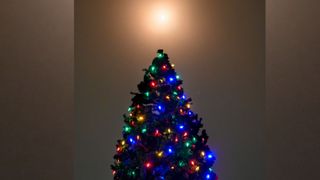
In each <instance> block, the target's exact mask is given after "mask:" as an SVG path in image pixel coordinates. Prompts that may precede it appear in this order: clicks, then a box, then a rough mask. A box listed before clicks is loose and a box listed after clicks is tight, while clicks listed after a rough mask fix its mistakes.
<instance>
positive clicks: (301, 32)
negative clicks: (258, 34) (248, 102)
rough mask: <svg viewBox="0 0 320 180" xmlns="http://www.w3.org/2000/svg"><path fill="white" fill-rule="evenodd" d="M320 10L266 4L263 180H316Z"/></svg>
mask: <svg viewBox="0 0 320 180" xmlns="http://www.w3.org/2000/svg"><path fill="white" fill-rule="evenodd" d="M319 7H320V2H319V1H317V0H306V1H298V0H297V1H292V0H282V1H278V0H268V1H267V23H266V27H267V28H266V29H267V38H266V39H267V48H266V53H267V54H266V55H267V56H266V83H267V84H266V92H267V96H266V102H267V103H266V107H267V109H266V115H267V116H266V119H267V121H266V128H267V137H268V138H267V141H266V145H267V149H266V152H267V154H266V155H267V158H266V159H267V172H268V173H267V174H268V176H267V177H268V178H267V179H272V180H287V179H290V180H300V179H310V180H315V179H320V174H319V170H318V169H319V162H320V143H319V142H320V141H319V140H320V129H319V128H320V55H319V54H320V53H319V52H320V35H319V32H320V21H319V17H320V13H319V12H320V11H319Z"/></svg>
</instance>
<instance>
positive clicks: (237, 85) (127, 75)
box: [75, 0, 265, 180]
mask: <svg viewBox="0 0 320 180" xmlns="http://www.w3.org/2000/svg"><path fill="white" fill-rule="evenodd" d="M148 2H149V3H148ZM150 2H152V1H102V0H91V1H84V0H78V1H76V5H75V12H76V13H75V18H76V21H75V33H76V34H75V56H76V58H75V85H76V86H75V105H76V130H77V135H76V136H77V140H76V159H75V177H76V179H77V180H88V179H94V180H102V179H112V175H111V170H110V164H112V163H113V155H114V154H115V144H116V140H117V139H120V138H121V134H122V127H123V125H124V122H123V119H122V114H123V113H126V111H127V108H128V106H129V105H130V103H131V97H132V96H131V95H130V94H129V92H130V91H136V90H137V88H136V85H137V84H138V83H139V82H140V81H141V80H142V78H143V72H142V71H141V70H142V69H143V68H146V67H148V66H149V65H150V64H151V61H152V59H153V58H154V57H155V55H156V50H157V49H158V48H163V49H164V50H165V51H166V52H167V53H168V55H169V57H170V58H171V60H172V62H173V63H174V64H175V65H176V70H177V72H178V73H180V75H181V77H182V78H183V79H184V89H185V92H186V93H187V95H188V96H190V97H191V98H192V99H193V103H194V104H193V106H192V109H193V110H194V111H195V112H197V113H199V115H200V117H203V119H204V120H203V123H204V127H205V128H206V129H207V132H208V134H209V136H210V138H209V145H210V146H211V147H212V148H213V150H214V151H216V154H217V156H218V160H217V164H216V166H215V168H216V170H217V173H218V175H219V177H220V179H224V180H235V179H236V180H248V179H250V180H263V179H264V178H265V174H264V165H265V154H264V147H263V146H264V142H265V140H264V137H263V133H264V109H265V106H264V105H265V101H264V100H265V71H264V70H265V58H264V57H265V53H264V52H265V21H264V20H265V11H264V10H265V3H264V1H257V0H245V1H225V0H215V1H201V2H198V1H197V2H195V1H194V2H191V1H189V2H181V1H178V2H180V3H177V4H178V5H179V7H180V8H181V9H183V11H182V12H181V13H182V14H183V16H184V17H185V18H184V19H183V20H181V21H182V22H180V23H181V24H183V26H181V27H180V28H179V30H178V32H179V33H177V34H175V35H174V36H172V35H171V34H170V33H168V35H166V36H163V35H162V34H158V35H154V34H151V35H150V34H149V32H148V31H146V32H144V29H143V26H142V25H143V24H144V23H143V22H140V21H142V19H143V17H138V18H135V17H136V13H135V12H136V11H135V10H136V9H139V8H141V9H144V11H148V10H149V8H144V7H145V6H147V5H148V4H150ZM179 13H180V12H179ZM188 23H189V24H188ZM140 25H141V26H140ZM188 25H190V26H189V27H190V28H185V27H186V26H188ZM140 31H143V32H144V33H143V35H142V36H139V35H140ZM188 33H190V37H183V38H181V36H183V35H184V34H188ZM191 35H192V36H191ZM154 36H155V37H154Z"/></svg>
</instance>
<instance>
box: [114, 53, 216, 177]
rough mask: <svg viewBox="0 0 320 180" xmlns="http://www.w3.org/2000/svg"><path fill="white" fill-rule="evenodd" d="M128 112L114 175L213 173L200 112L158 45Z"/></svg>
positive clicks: (188, 175) (189, 175)
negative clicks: (194, 110) (192, 106)
mask: <svg viewBox="0 0 320 180" xmlns="http://www.w3.org/2000/svg"><path fill="white" fill-rule="evenodd" d="M144 71H145V75H144V80H143V81H142V82H140V83H139V84H138V90H139V93H133V92H132V93H131V94H133V95H134V96H133V98H132V104H131V106H130V107H129V109H128V115H124V122H125V126H124V127H123V139H121V140H118V143H117V145H116V151H117V153H116V155H115V156H114V159H115V163H114V165H111V169H112V171H113V175H114V179H121V180H127V179H128V180H131V179H132V180H160V179H166V180H167V179H168V180H170V179H175V180H183V179H194V180H198V179H213V180H216V179H217V176H216V174H215V172H214V171H213V169H212V165H213V164H214V162H215V156H214V154H213V153H212V152H211V151H210V149H209V147H208V145H207V140H208V135H207V133H206V131H205V130H202V131H201V134H199V131H200V129H201V128H202V127H203V125H202V123H201V121H202V119H201V118H198V115H197V114H196V113H194V112H192V111H191V109H190V108H191V98H188V97H187V96H186V95H185V94H184V91H183V88H182V80H181V78H180V76H179V75H178V74H176V72H175V70H174V65H173V64H171V63H170V62H169V58H168V56H167V54H165V53H163V50H161V49H160V50H158V52H157V57H155V58H154V60H153V62H152V64H151V66H150V67H149V68H148V69H144Z"/></svg>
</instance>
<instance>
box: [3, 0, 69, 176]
mask: <svg viewBox="0 0 320 180" xmlns="http://www.w3.org/2000/svg"><path fill="white" fill-rule="evenodd" d="M73 35H74V33H73V1H72V0H54V1H52V0H28V1H18V0H8V1H6V0H5V1H1V2H0V83H1V84H0V94H1V97H0V129H1V130H0V179H1V180H70V179H73V172H72V167H73V159H74V158H73V155H74V152H73V151H74V116H73V113H74V112H73V63H74V57H73Z"/></svg>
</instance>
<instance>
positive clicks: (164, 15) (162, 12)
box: [155, 9, 170, 25]
mask: <svg viewBox="0 0 320 180" xmlns="http://www.w3.org/2000/svg"><path fill="white" fill-rule="evenodd" d="M155 14H156V18H157V19H156V21H158V23H159V24H162V25H166V24H167V23H169V20H170V19H169V18H170V13H169V12H168V10H167V9H158V10H156V12H155Z"/></svg>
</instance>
